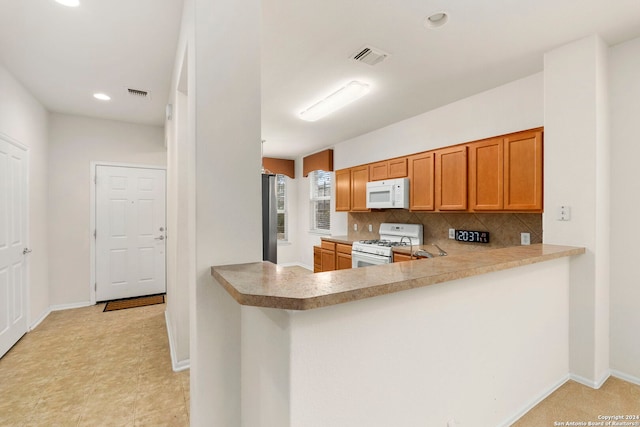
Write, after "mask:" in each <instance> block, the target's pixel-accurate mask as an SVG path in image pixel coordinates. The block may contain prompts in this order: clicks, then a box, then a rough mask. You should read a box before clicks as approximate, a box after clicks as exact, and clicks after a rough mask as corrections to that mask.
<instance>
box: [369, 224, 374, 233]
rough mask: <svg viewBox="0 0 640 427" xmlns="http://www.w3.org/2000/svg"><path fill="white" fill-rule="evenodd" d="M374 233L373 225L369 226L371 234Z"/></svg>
mask: <svg viewBox="0 0 640 427" xmlns="http://www.w3.org/2000/svg"><path fill="white" fill-rule="evenodd" d="M372 231H373V225H371V224H369V232H372Z"/></svg>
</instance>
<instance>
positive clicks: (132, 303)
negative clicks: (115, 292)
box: [102, 294, 165, 311]
mask: <svg viewBox="0 0 640 427" xmlns="http://www.w3.org/2000/svg"><path fill="white" fill-rule="evenodd" d="M164 296H165V294H160V295H148V296H144V297H134V298H125V299H117V300H113V301H107V304H106V305H105V306H104V310H102V311H115V310H122V309H124V308H134V307H144V306H146V305H155V304H163V303H164Z"/></svg>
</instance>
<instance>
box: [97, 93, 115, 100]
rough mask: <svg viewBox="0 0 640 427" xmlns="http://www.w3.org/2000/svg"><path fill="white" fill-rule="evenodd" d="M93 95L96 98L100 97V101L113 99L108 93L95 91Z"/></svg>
mask: <svg viewBox="0 0 640 427" xmlns="http://www.w3.org/2000/svg"><path fill="white" fill-rule="evenodd" d="M93 97H94V98H95V99H99V100H100V101H109V100H111V97H110V96H109V95H107V94H106V93H94V94H93Z"/></svg>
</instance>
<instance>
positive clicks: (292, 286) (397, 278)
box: [211, 244, 585, 310]
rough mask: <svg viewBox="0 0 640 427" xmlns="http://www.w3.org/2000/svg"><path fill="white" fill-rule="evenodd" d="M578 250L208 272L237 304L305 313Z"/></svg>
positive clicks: (545, 248) (513, 250)
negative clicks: (312, 268) (320, 268)
mask: <svg viewBox="0 0 640 427" xmlns="http://www.w3.org/2000/svg"><path fill="white" fill-rule="evenodd" d="M445 250H446V249H445ZM584 252H585V250H584V248H576V247H571V246H557V245H544V244H537V245H531V246H513V247H509V248H501V249H487V250H484V251H482V255H481V256H479V254H478V253H477V252H475V251H466V252H460V253H458V254H456V255H452V256H445V257H438V258H431V259H422V260H417V261H409V262H399V263H393V264H385V265H376V266H371V267H364V268H354V269H348V270H338V271H327V272H323V273H316V274H313V273H311V272H310V271H309V272H307V271H306V270H303V269H298V268H294V269H291V268H290V269H288V268H284V267H280V266H277V265H275V264H272V263H270V262H255V263H248V264H235V265H224V266H214V267H211V274H212V275H213V277H214V278H215V279H216V280H217V281H218V282H219V283H220V284H221V285H222V286H223V287H224V288H225V289H226V290H227V292H229V294H230V295H231V296H232V297H233V298H235V300H236V301H238V303H239V304H242V305H250V306H255V307H271V308H279V309H286V310H310V309H313V308H319V307H326V306H330V305H335V304H341V303H345V302H349V301H356V300H359V299H364V298H370V297H375V296H378V295H384V294H390V293H394V292H399V291H402V290H406V289H413V288H418V287H422V286H429V285H433V284H436V283H442V282H447V281H450V280H456V279H461V278H464V277H470V276H476V275H479V274H484V273H490V272H493V271H499V270H506V269H509V268H514V267H520V266H523V265H528V264H534V263H537V262H543V261H549V260H552V259H556V258H561V257H566V256H572V255H580V254H583V253H584Z"/></svg>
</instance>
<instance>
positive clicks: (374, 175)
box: [369, 160, 389, 181]
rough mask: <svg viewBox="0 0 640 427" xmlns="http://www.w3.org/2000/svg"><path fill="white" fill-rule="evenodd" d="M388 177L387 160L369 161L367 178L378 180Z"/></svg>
mask: <svg viewBox="0 0 640 427" xmlns="http://www.w3.org/2000/svg"><path fill="white" fill-rule="evenodd" d="M387 178H389V162H388V161H387V160H385V161H384V162H377V163H371V164H370V165H369V180H371V181H380V180H382V179H387Z"/></svg>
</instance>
